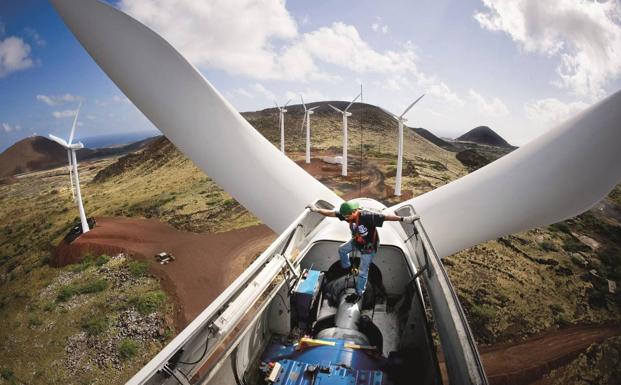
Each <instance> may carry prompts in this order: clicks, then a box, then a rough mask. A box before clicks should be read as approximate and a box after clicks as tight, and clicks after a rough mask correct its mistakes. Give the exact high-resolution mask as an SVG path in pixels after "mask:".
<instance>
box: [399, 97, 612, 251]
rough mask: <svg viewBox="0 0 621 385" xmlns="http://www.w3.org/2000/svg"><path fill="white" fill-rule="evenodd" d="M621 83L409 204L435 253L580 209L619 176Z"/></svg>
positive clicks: (606, 190) (598, 197) (544, 222)
mask: <svg viewBox="0 0 621 385" xmlns="http://www.w3.org/2000/svg"><path fill="white" fill-rule="evenodd" d="M620 122H621V91H619V92H617V93H616V94H614V95H612V96H610V97H608V98H606V99H604V100H603V101H601V102H599V103H598V104H596V105H594V106H593V107H591V108H589V109H588V110H586V111H584V112H582V113H581V114H579V115H578V116H576V117H574V118H572V119H571V120H569V121H567V122H565V123H563V124H561V125H559V126H557V127H556V128H554V129H552V130H550V131H548V132H547V133H545V134H543V135H541V136H539V137H538V138H537V139H535V140H533V141H532V142H530V143H528V144H527V145H525V146H523V147H521V148H519V149H517V150H515V151H513V152H512V153H510V154H508V155H506V156H504V157H502V158H500V159H498V160H497V161H495V162H493V163H491V164H489V165H487V166H486V167H483V168H481V169H479V170H477V171H475V172H473V173H472V174H469V175H467V176H465V177H463V178H461V179H458V180H456V181H454V182H452V183H449V184H447V185H445V186H442V187H440V188H438V189H436V190H434V191H431V192H428V193H426V194H424V195H421V196H419V197H416V198H414V199H411V200H409V201H407V202H404V203H401V204H399V205H396V206H393V207H391V208H390V210H395V209H397V208H398V207H400V206H402V205H404V204H411V205H412V206H413V207H414V208H415V210H416V212H417V213H418V214H419V215H420V216H421V221H422V223H423V225H424V226H425V229H426V231H427V233H428V235H429V237H430V239H431V241H432V244H433V246H434V248H435V250H436V252H437V253H438V254H439V255H440V256H446V255H450V254H452V253H454V252H456V251H459V250H462V249H465V248H467V247H470V246H472V245H476V244H478V243H481V242H484V241H487V240H490V239H496V238H498V237H501V236H504V235H507V234H513V233H516V232H519V231H523V230H527V229H530V228H533V227H537V226H545V225H549V224H551V223H555V222H558V221H561V220H564V219H567V218H570V217H573V216H575V215H578V214H580V213H582V212H584V211H586V210H588V209H589V208H591V207H592V206H593V205H594V204H596V203H597V202H598V201H600V200H601V199H602V198H603V197H605V196H606V195H607V194H608V193H609V192H610V190H612V188H614V186H615V185H616V184H617V183H619V181H620V180H621V151H620V150H619V144H620V143H621V123H620Z"/></svg>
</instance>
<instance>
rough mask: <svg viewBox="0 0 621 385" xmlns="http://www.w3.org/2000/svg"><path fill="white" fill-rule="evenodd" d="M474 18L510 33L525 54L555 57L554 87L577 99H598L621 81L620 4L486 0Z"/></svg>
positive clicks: (488, 25) (484, 24) (489, 28)
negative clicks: (555, 75)
mask: <svg viewBox="0 0 621 385" xmlns="http://www.w3.org/2000/svg"><path fill="white" fill-rule="evenodd" d="M482 1H483V4H484V5H485V7H486V8H487V10H485V11H483V12H478V13H476V14H475V15H474V18H475V19H476V20H477V21H478V22H479V24H480V25H481V26H482V27H483V28H486V29H488V30H491V31H502V32H505V33H507V34H508V35H509V36H510V37H511V39H513V40H514V41H515V42H517V43H518V44H519V45H520V47H522V48H523V49H524V50H525V51H527V52H538V53H542V54H545V55H548V56H550V57H557V58H558V59H559V65H558V67H557V73H558V75H559V79H558V80H557V81H555V82H554V83H555V84H556V85H558V86H560V87H562V88H567V89H570V90H571V91H573V92H574V93H575V94H577V95H579V96H583V97H584V96H586V97H590V98H598V97H601V96H602V95H603V94H605V90H604V88H605V87H606V85H607V83H608V82H609V81H610V80H612V79H615V78H618V77H619V76H620V75H621V25H620V20H621V3H619V2H618V1H617V0H610V1H576V0H555V1H540V0H516V1H504V0H482Z"/></svg>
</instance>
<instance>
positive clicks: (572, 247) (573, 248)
mask: <svg viewBox="0 0 621 385" xmlns="http://www.w3.org/2000/svg"><path fill="white" fill-rule="evenodd" d="M563 249H564V250H565V251H568V252H570V253H577V252H580V251H591V248H590V247H589V246H587V245H585V244H584V243H582V242H580V241H577V240H575V239H571V238H570V239H567V240H565V242H563Z"/></svg>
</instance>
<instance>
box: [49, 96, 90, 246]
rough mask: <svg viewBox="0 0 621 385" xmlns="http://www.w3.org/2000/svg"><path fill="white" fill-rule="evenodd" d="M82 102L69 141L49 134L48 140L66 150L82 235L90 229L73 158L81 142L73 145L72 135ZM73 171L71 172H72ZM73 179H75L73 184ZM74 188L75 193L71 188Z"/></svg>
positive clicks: (76, 166)
mask: <svg viewBox="0 0 621 385" xmlns="http://www.w3.org/2000/svg"><path fill="white" fill-rule="evenodd" d="M81 106H82V102H80V104H79V105H78V109H77V110H76V112H75V118H74V119H73V126H71V133H70V134H69V141H65V140H63V139H61V138H59V137H57V136H54V135H52V134H50V139H52V140H53V141H55V142H56V143H58V144H60V145H61V146H63V147H64V148H66V149H67V158H68V159H69V178H70V180H71V193H72V194H73V198H74V201H75V202H76V204H77V205H78V211H79V213H80V222H81V223H82V234H84V233H87V232H88V231H89V230H90V229H89V227H88V222H87V221H86V214H84V205H83V204H82V194H81V192H80V179H79V177H78V161H77V159H76V156H75V152H76V151H77V150H80V149H83V148H84V145H83V144H82V142H78V143H73V135H74V134H75V126H76V123H77V122H78V114H79V113H80V107H81ZM72 169H73V172H72ZM73 178H75V183H74V180H73ZM74 186H75V193H74V192H73V188H74Z"/></svg>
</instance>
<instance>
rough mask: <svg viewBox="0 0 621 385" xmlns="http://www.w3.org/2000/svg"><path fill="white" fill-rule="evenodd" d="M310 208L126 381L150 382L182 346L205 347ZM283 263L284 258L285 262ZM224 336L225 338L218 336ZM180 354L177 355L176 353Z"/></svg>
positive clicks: (135, 384) (133, 383) (130, 384)
mask: <svg viewBox="0 0 621 385" xmlns="http://www.w3.org/2000/svg"><path fill="white" fill-rule="evenodd" d="M308 213H309V210H304V211H303V212H302V213H301V214H300V215H299V216H298V217H297V218H296V220H295V221H293V223H291V225H289V227H288V228H287V229H286V230H285V231H283V232H282V233H281V234H280V235H279V236H278V238H277V239H276V241H274V242H273V243H272V244H271V245H270V246H269V247H268V248H267V250H265V251H264V252H263V253H262V254H261V255H260V256H259V257H258V258H257V259H256V260H255V261H254V262H253V263H252V264H251V265H250V266H249V267H248V268H247V269H246V270H245V271H244V272H243V273H242V274H240V276H239V277H237V279H235V281H233V283H232V284H231V285H229V286H228V287H227V288H226V290H224V292H222V294H220V295H219V296H218V297H217V298H216V299H215V300H214V301H213V302H212V303H211V304H210V305H209V306H208V307H207V308H206V309H205V310H203V311H202V312H201V313H200V314H199V315H198V317H196V318H195V319H194V320H193V321H192V322H191V323H190V324H189V325H188V326H186V328H185V329H183V330H182V331H181V333H179V334H178V335H177V336H176V337H175V338H173V340H172V341H170V342H169V343H168V345H166V346H165V347H164V349H162V350H161V351H160V352H159V353H158V354H157V355H156V356H155V357H154V358H153V359H151V361H149V362H148V363H147V364H146V365H145V366H144V367H143V368H142V369H141V370H140V371H139V372H138V373H136V374H135V375H134V376H133V377H132V378H131V379H130V380H129V381H128V382H127V383H126V384H127V385H143V384H149V381H150V380H151V379H152V378H154V377H155V376H156V375H157V373H158V372H159V371H160V370H162V369H163V368H164V367H165V366H166V365H167V364H168V363H169V361H171V360H172V359H173V356H175V355H176V354H178V352H179V351H180V350H181V349H186V351H185V352H184V354H183V356H184V357H185V356H187V355H188V354H187V353H188V351H190V350H191V356H195V355H196V354H195V353H196V352H197V351H200V349H201V347H204V343H205V341H206V338H207V337H208V336H209V335H213V330H212V329H213V328H212V326H211V325H212V323H213V321H214V320H215V319H216V318H217V317H218V316H219V315H220V314H221V313H222V312H223V311H224V310H225V309H226V307H227V306H228V304H229V303H230V302H232V300H234V298H235V297H236V296H237V295H239V294H240V293H241V292H242V291H243V290H244V288H245V287H246V286H247V284H248V283H249V282H250V281H251V280H252V279H253V278H254V277H255V276H256V275H257V274H258V272H260V271H261V270H262V268H263V267H264V266H265V265H266V264H267V263H269V262H270V261H271V259H272V258H274V257H277V255H280V253H282V251H283V250H282V246H283V245H284V244H285V243H286V242H287V239H288V238H289V237H290V236H291V235H292V234H293V233H295V231H296V230H297V229H298V227H299V225H300V224H301V223H302V222H303V221H304V219H306V218H307V217H308ZM283 264H284V262H283ZM218 340H222V338H218ZM210 345H211V347H210V349H209V351H210V352H213V349H214V347H215V346H216V344H215V343H214V344H212V343H211V341H210ZM175 358H178V357H175Z"/></svg>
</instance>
